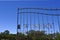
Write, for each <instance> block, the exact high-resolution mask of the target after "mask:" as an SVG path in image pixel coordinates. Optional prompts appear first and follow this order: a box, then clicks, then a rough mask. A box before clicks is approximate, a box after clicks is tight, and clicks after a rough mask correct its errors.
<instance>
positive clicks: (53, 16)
mask: <svg viewBox="0 0 60 40" xmlns="http://www.w3.org/2000/svg"><path fill="white" fill-rule="evenodd" d="M52 24H53V31H54V38H55V27H54V16H52Z"/></svg>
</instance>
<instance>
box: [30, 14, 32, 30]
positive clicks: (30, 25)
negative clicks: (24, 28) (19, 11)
mask: <svg viewBox="0 0 60 40" xmlns="http://www.w3.org/2000/svg"><path fill="white" fill-rule="evenodd" d="M31 15H32V14H31V13H30V30H32V27H31V25H32V24H31Z"/></svg>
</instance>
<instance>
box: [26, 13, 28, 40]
mask: <svg viewBox="0 0 60 40" xmlns="http://www.w3.org/2000/svg"><path fill="white" fill-rule="evenodd" d="M26 18H27V33H28V13H26ZM27 40H28V36H27Z"/></svg>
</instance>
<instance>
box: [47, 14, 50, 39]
mask: <svg viewBox="0 0 60 40" xmlns="http://www.w3.org/2000/svg"><path fill="white" fill-rule="evenodd" d="M46 18H47V25H48V26H47V27H48V32H47V34H50V30H49V22H48V15H46ZM49 37H50V36H49ZM49 40H50V38H49Z"/></svg>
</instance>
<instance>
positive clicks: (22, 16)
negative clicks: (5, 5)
mask: <svg viewBox="0 0 60 40" xmlns="http://www.w3.org/2000/svg"><path fill="white" fill-rule="evenodd" d="M59 11H60V9H58V8H18V13H17V37H18V36H19V35H18V34H19V33H22V34H23V35H27V33H28V32H29V31H30V30H34V31H44V32H45V34H46V35H48V34H54V35H53V39H54V38H55V33H57V32H58V33H60V14H59V13H60V12H59ZM35 35H36V34H35ZM17 40H18V39H17ZM27 40H29V39H28V37H27ZM40 40H42V39H40ZM49 40H50V39H49Z"/></svg>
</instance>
